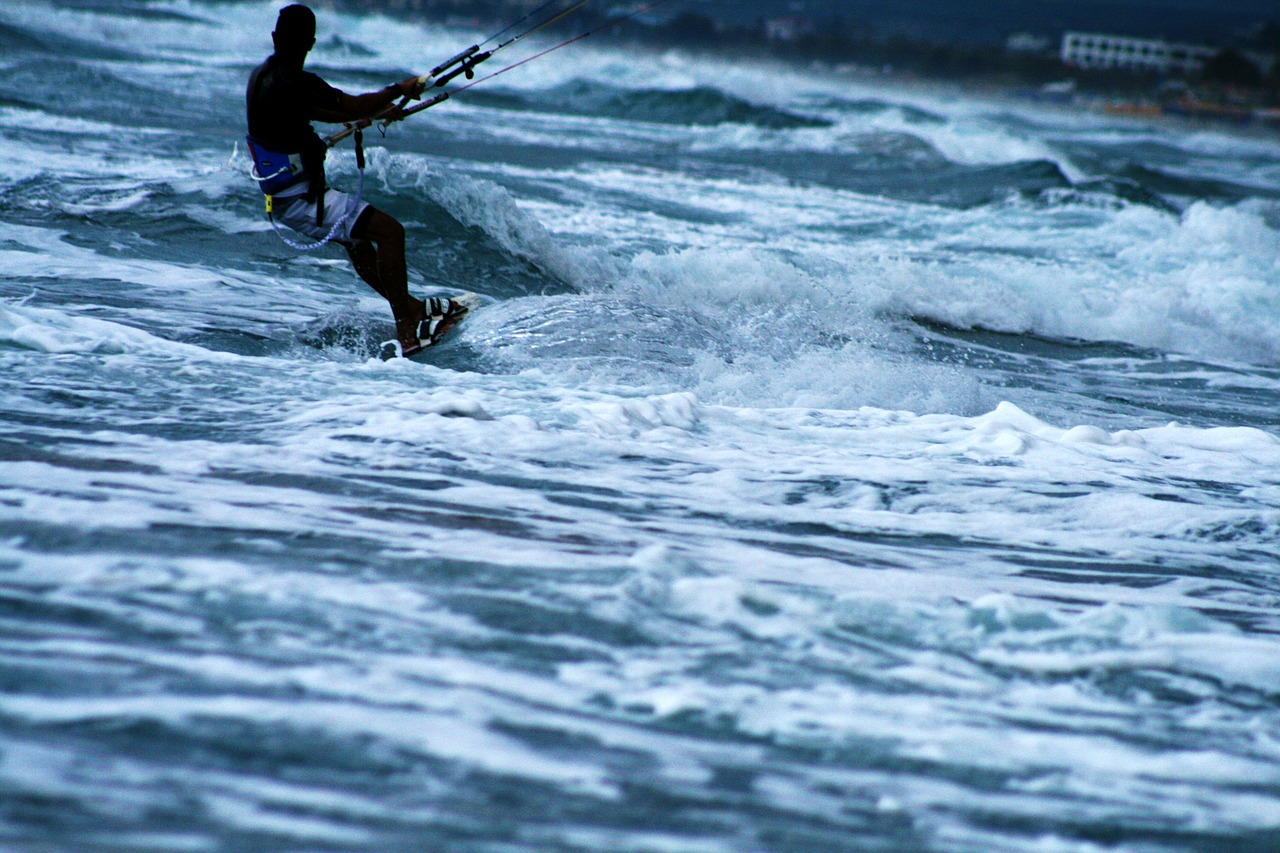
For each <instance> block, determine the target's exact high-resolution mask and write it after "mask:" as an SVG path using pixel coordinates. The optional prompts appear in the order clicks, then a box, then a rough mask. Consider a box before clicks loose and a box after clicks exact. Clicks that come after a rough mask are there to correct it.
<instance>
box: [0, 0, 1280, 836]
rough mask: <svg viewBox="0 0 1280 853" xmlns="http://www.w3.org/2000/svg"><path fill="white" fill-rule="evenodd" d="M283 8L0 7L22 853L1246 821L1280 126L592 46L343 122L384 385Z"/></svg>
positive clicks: (0, 494)
mask: <svg viewBox="0 0 1280 853" xmlns="http://www.w3.org/2000/svg"><path fill="white" fill-rule="evenodd" d="M275 9H276V4H274V3H262V2H251V3H202V2H194V0H193V2H174V3H163V4H148V5H146V6H143V5H142V4H105V3H104V4H97V5H96V6H95V4H84V3H81V4H75V5H71V6H64V5H49V4H48V3H44V2H37V0H31V2H26V1H25V0H23V2H9V3H6V4H4V5H3V6H0V128H2V133H0V153H2V154H3V156H0V223H2V224H3V229H2V230H0V269H3V278H0V368H2V369H0V377H3V378H2V379H0V846H3V847H4V848H5V849H12V850H24V851H25V850H41V851H43V850H51V849H63V850H76V851H97V850H165V851H170V850H215V849H229V850H255V851H271V850H280V851H285V850H289V851H293V850H308V851H319V850H325V851H331V850H405V851H408V850H415V851H416V850H450V851H486V850H487V851H498V850H502V851H513V850H610V851H612V850H628V851H784V850H785V851H813V850H964V851H998V850H1032V849H1034V850H1045V851H1096V850H1127V851H1144V852H1145V851H1169V850H1221V851H1239V850H1256V851H1263V850H1274V849H1277V848H1278V847H1280V637H1277V630H1278V629H1280V622H1278V620H1277V617H1276V608H1277V605H1278V604H1280V544H1278V543H1280V442H1278V441H1277V437H1276V436H1277V432H1278V430H1280V415H1278V414H1277V412H1278V411H1280V146H1278V145H1277V141H1276V139H1275V138H1267V137H1264V136H1257V135H1255V136H1232V135H1229V134H1228V133H1226V132H1224V131H1221V130H1218V129H1212V128H1196V127H1192V126H1189V125H1169V126H1165V125H1160V126H1154V125H1146V124H1140V123H1129V122H1126V123H1121V122H1116V121H1112V120H1108V119H1102V118H1098V117H1094V116H1090V115H1085V114H1077V113H1067V112H1049V111H1044V110H1042V109H1040V108H1036V107H1033V106H1031V105H1026V104H1018V103H1014V102H1010V103H986V102H980V101H976V100H972V99H970V98H968V97H966V96H957V95H950V94H942V93H936V92H929V91H908V90H903V89H900V88H893V87H891V86H889V85H888V84H880V83H876V82H874V81H869V80H865V79H855V78H849V77H839V76H832V75H826V74H822V73H818V72H811V73H809V72H805V73H802V72H796V71H786V70H783V69H761V68H758V67H751V66H747V65H738V64H734V63H732V62H729V61H714V60H710V59H706V58H702V59H694V58H690V57H687V56H682V55H679V54H668V55H635V54H630V53H623V52H619V51H618V50H617V49H615V48H610V47H608V46H600V45H595V46H592V45H590V44H586V45H577V46H575V47H574V48H571V49H569V50H565V51H562V52H560V53H557V54H555V55H554V57H548V58H547V59H546V60H541V61H539V62H536V63H531V64H529V65H527V66H524V67H522V68H521V69H519V70H518V71H515V72H512V73H511V74H508V75H504V76H503V77H501V78H499V79H497V80H494V81H492V82H491V83H488V84H485V86H483V87H477V88H476V89H475V90H472V91H471V92H468V93H467V96H463V97H459V98H457V99H456V100H453V101H450V102H448V103H447V104H445V105H442V106H440V107H438V108H436V109H434V110H432V111H430V112H428V113H427V114H425V115H423V116H420V117H417V118H415V119H414V120H413V121H412V122H411V123H406V124H405V125H402V126H398V127H395V128H393V129H392V130H391V132H390V133H389V134H388V136H387V138H386V139H385V140H382V139H380V138H378V137H377V136H376V135H374V136H372V137H371V152H370V161H371V166H370V172H369V177H368V180H367V186H366V193H367V195H368V196H369V197H370V198H372V199H373V200H374V201H375V203H377V204H378V205H379V206H381V207H383V208H385V209H386V210H388V211H389V212H391V213H392V214H393V215H395V216H397V217H398V218H400V219H401V220H402V221H403V222H405V224H406V227H407V228H408V232H409V235H410V243H411V246H410V256H409V262H410V265H411V267H412V269H413V274H412V275H413V283H414V288H415V290H417V291H419V292H421V293H426V292H437V291H444V292H449V291H459V290H475V291H478V292H480V293H481V294H483V295H484V296H485V297H486V299H487V301H488V305H487V307H485V308H484V309H483V310H482V311H480V312H479V313H478V314H477V315H476V316H474V317H473V318H472V319H471V320H469V321H468V323H467V324H466V326H465V327H464V328H463V329H462V331H461V333H460V334H459V335H457V336H456V337H455V339H454V340H453V341H452V342H451V343H450V344H449V345H447V346H444V347H442V348H441V349H439V350H437V351H435V352H434V353H432V355H431V357H430V359H429V363H427V364H417V363H409V362H395V363H383V362H381V361H379V360H378V359H377V358H376V357H375V353H376V350H377V345H378V343H379V341H381V340H382V339H384V338H386V337H390V334H391V325H390V322H389V313H388V312H387V310H386V306H385V305H384V304H382V303H381V301H380V299H379V298H378V297H377V296H376V295H375V294H373V293H371V292H369V291H368V290H367V289H365V288H364V286H363V285H361V284H360V283H359V282H358V281H357V280H356V279H355V276H354V275H353V274H352V272H351V271H350V269H349V267H348V265H347V264H346V263H345V261H344V260H343V259H342V258H341V256H340V253H338V252H337V251H336V250H324V251H322V252H319V253H315V254H300V253H297V252H294V251H293V250H291V249H289V248H287V247H285V246H284V245H283V244H281V242H280V241H279V240H277V238H276V237H275V236H274V235H273V234H272V233H271V231H270V229H269V226H268V225H267V223H266V222H265V221H264V220H263V217H262V215H261V204H262V203H261V198H260V196H259V195H258V194H257V191H256V189H255V188H254V187H253V185H252V182H251V181H250V180H249V179H248V178H247V176H246V170H247V168H248V163H247V159H246V157H245V155H244V151H243V144H242V142H241V141H240V134H241V132H242V112H243V104H242V100H243V87H244V81H245V79H246V77H247V75H248V72H249V70H250V69H251V68H252V67H253V66H254V65H255V64H256V63H257V62H259V61H260V60H261V58H262V57H263V56H264V55H265V53H266V52H267V51H268V49H269V39H268V33H269V32H270V30H271V26H272V23H273V21H274V14H275ZM484 35H487V34H482V33H475V32H468V31H460V30H446V29H440V28H436V27H432V26H426V25H416V24H406V23H398V22H395V21H392V20H390V19H387V18H375V17H370V18H356V17H351V16H345V15H341V14H338V13H334V12H331V11H322V12H321V34H320V44H319V47H318V48H317V50H316V52H315V53H314V54H313V57H312V60H311V63H310V66H311V67H312V68H313V69H314V70H317V71H319V72H320V73H322V74H323V75H325V76H326V77H327V78H328V79H330V81H331V82H333V83H335V84H336V85H339V86H341V87H343V88H345V89H347V90H348V91H354V92H358V91H365V90H368V89H372V88H376V87H379V86H381V85H384V84H385V83H387V82H388V81H391V80H397V79H402V78H403V77H405V76H408V74H410V73H412V72H414V71H421V70H422V69H424V68H426V67H429V66H430V65H431V64H433V63H434V62H436V61H439V59H441V58H443V57H444V56H447V55H450V54H452V53H453V52H455V51H456V50H457V49H459V48H461V47H463V46H465V45H467V44H470V43H472V42H473V41H475V40H476V38H477V36H480V37H483V36H484ZM510 58H511V59H513V60H514V59H517V58H520V57H515V56H512V57H510ZM331 163H332V170H331V171H332V175H333V180H334V181H335V183H337V184H340V185H343V186H346V187H348V188H354V186H355V179H356V173H355V165H354V157H353V155H352V154H351V151H350V149H349V148H347V149H342V150H339V151H337V152H335V154H334V155H333V157H332V160H331Z"/></svg>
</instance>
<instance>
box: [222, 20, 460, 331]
mask: <svg viewBox="0 0 1280 853" xmlns="http://www.w3.org/2000/svg"><path fill="white" fill-rule="evenodd" d="M271 38H272V41H273V42H274V43H275V53H273V54H272V55H271V56H270V57H268V58H267V60H266V61H265V62H263V63H262V64H261V65H259V66H258V67H257V68H255V69H254V71H253V74H252V75H251V76H250V77H249V86H248V91H247V93H246V94H247V100H248V118H249V146H250V149H251V151H252V154H253V157H254V161H255V168H256V169H257V171H258V173H259V176H260V178H259V179H260V180H262V181H263V190H264V192H266V193H268V195H269V196H270V197H271V198H270V205H269V208H268V209H269V210H273V216H274V217H275V218H276V219H277V220H279V221H280V222H282V223H284V224H285V225H287V226H289V227H290V228H292V229H294V230H295V231H298V232H300V233H302V234H306V235H307V236H309V237H312V238H314V239H317V240H326V239H331V240H332V241H333V242H336V243H339V244H340V245H342V246H344V247H345V248H346V250H347V254H348V255H349V256H350V258H351V263H352V265H353V266H354V267H355V269H356V273H357V274H358V275H359V276H360V278H361V279H363V280H364V281H365V282H366V283H367V284H368V285H369V286H370V287H372V288H373V289H374V290H376V291H377V292H378V293H380V294H382V296H383V297H385V298H386V300H387V302H388V303H390V305H391V313H392V314H393V315H394V316H395V320H396V337H397V338H398V339H399V342H400V348H401V353H402V354H403V355H412V354H413V353H414V352H417V351H418V350H420V349H421V348H422V346H423V340H424V339H426V338H427V337H428V334H429V332H430V331H431V330H432V329H434V328H435V324H437V323H439V322H441V321H442V320H444V319H445V318H447V317H449V316H451V312H453V311H454V310H455V309H454V306H453V305H452V304H451V303H450V302H449V300H447V299H443V298H436V297H433V298H431V299H430V300H429V302H425V303H424V302H423V301H422V300H421V299H415V298H413V297H412V296H410V295H409V284H408V272H407V268H406V265H405V256H404V249H405V233H404V226H403V225H401V224H400V223H399V222H398V221H397V220H396V219H394V218H393V217H391V216H389V215H388V214H386V213H384V212H382V211H381V210H378V209H377V208H375V207H373V206H372V205H369V204H367V203H365V202H364V201H362V200H361V199H359V198H354V197H352V196H351V195H349V194H348V193H344V192H342V191H340V190H335V189H330V188H329V187H328V186H327V185H326V183H325V175H324V160H325V154H326V152H327V147H326V146H325V143H324V141H323V140H321V139H320V137H319V136H318V135H317V134H316V132H315V130H314V129H313V128H312V126H311V122H313V121H322V122H335V123H336V122H350V121H358V120H361V119H368V118H371V117H372V116H374V115H375V114H377V115H380V116H381V117H383V118H391V119H395V118H398V117H400V116H401V115H402V113H401V112H400V111H399V110H398V109H397V108H396V107H395V106H394V104H395V102H396V100H397V99H400V98H404V97H409V98H417V97H418V96H419V95H421V94H422V91H423V88H424V82H423V81H422V80H421V79H419V78H416V77H414V78H410V79H408V80H404V81H402V82H400V83H395V84H393V85H390V86H387V87H386V88H385V89H381V90H379V91H376V92H369V93H366V94H363V95H349V94H347V93H345V92H343V91H341V90H339V89H335V88H334V87H332V86H330V85H329V84H328V83H326V82H325V81H324V80H322V79H321V78H320V77H319V76H318V75H316V74H312V73H311V72H309V71H304V70H303V68H302V66H303V63H304V62H305V61H306V58H307V54H308V53H310V52H311V48H312V47H314V46H315V43H316V16H315V13H314V12H312V11H311V9H310V8H308V7H307V6H304V5H302V4H295V5H292V6H287V7H285V8H284V9H281V10H280V13H279V16H278V18H277V19H276V28H275V31H274V32H272V33H271ZM388 110H390V112H388ZM273 166H279V168H272V169H271V171H269V172H268V171H264V167H266V168H271V167H273Z"/></svg>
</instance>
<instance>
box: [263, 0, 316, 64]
mask: <svg viewBox="0 0 1280 853" xmlns="http://www.w3.org/2000/svg"><path fill="white" fill-rule="evenodd" d="M271 40H272V41H273V42H275V45H276V53H278V54H281V55H282V56H289V57H297V58H301V57H304V56H306V55H307V53H308V52H309V51H310V50H311V48H312V47H313V46H314V45H315V43H316V13H315V12H312V11H311V10H310V9H308V8H307V7H306V6H303V5H302V4H301V3H295V4H294V5H292V6H286V7H284V8H283V9H281V10H280V17H278V18H276V29H275V32H273V33H272V34H271Z"/></svg>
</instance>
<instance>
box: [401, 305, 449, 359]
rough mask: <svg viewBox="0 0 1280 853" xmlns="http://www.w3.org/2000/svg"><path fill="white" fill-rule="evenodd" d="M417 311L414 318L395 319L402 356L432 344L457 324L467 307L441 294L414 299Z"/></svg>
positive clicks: (409, 354)
mask: <svg viewBox="0 0 1280 853" xmlns="http://www.w3.org/2000/svg"><path fill="white" fill-rule="evenodd" d="M414 301H415V302H416V303H417V307H418V308H419V310H418V311H416V312H414V313H416V314H417V315H418V316H417V317H416V318H407V319H406V320H404V321H401V320H399V319H397V320H396V337H397V338H399V343H400V352H399V353H398V354H399V355H400V356H402V357H408V356H411V355H414V354H415V353H419V352H422V350H424V349H426V348H427V347H429V346H431V345H432V344H434V343H435V342H436V341H437V340H438V339H439V338H440V336H441V335H443V334H444V333H445V332H447V331H449V330H450V329H452V328H453V327H454V326H455V325H457V323H458V321H459V320H461V319H462V318H463V316H464V315H466V313H467V309H466V308H465V307H464V306H462V305H459V304H457V303H456V302H454V301H453V300H451V299H447V298H445V297H443V296H431V297H428V298H427V299H426V300H425V301H424V300H414Z"/></svg>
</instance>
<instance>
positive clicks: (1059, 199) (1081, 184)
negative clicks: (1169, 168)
mask: <svg viewBox="0 0 1280 853" xmlns="http://www.w3.org/2000/svg"><path fill="white" fill-rule="evenodd" d="M1023 197H1024V198H1026V199H1029V200H1030V201H1032V202H1033V203H1035V204H1038V205H1042V206H1044V207H1058V206H1064V205H1084V206H1089V207H1111V208H1122V207H1126V206H1128V205H1135V204H1136V205H1141V206H1143V207H1150V208H1154V209H1156V210H1161V211H1164V212H1165V213H1174V214H1177V213H1181V212H1182V208H1181V207H1179V206H1178V205H1176V204H1174V203H1173V202H1171V201H1169V200H1168V199H1166V198H1164V197H1163V196H1161V195H1160V194H1159V193H1155V192H1152V191H1151V190H1149V189H1147V188H1146V187H1144V186H1143V185H1142V184H1140V183H1138V182H1137V181H1132V180H1129V179H1127V178H1094V179H1091V180H1087V181H1078V182H1077V183H1076V184H1074V185H1073V186H1072V187H1071V188H1070V189H1066V190H1063V189H1058V188H1052V189H1048V190H1040V191H1037V192H1034V193H1031V194H1024V196H1023Z"/></svg>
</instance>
